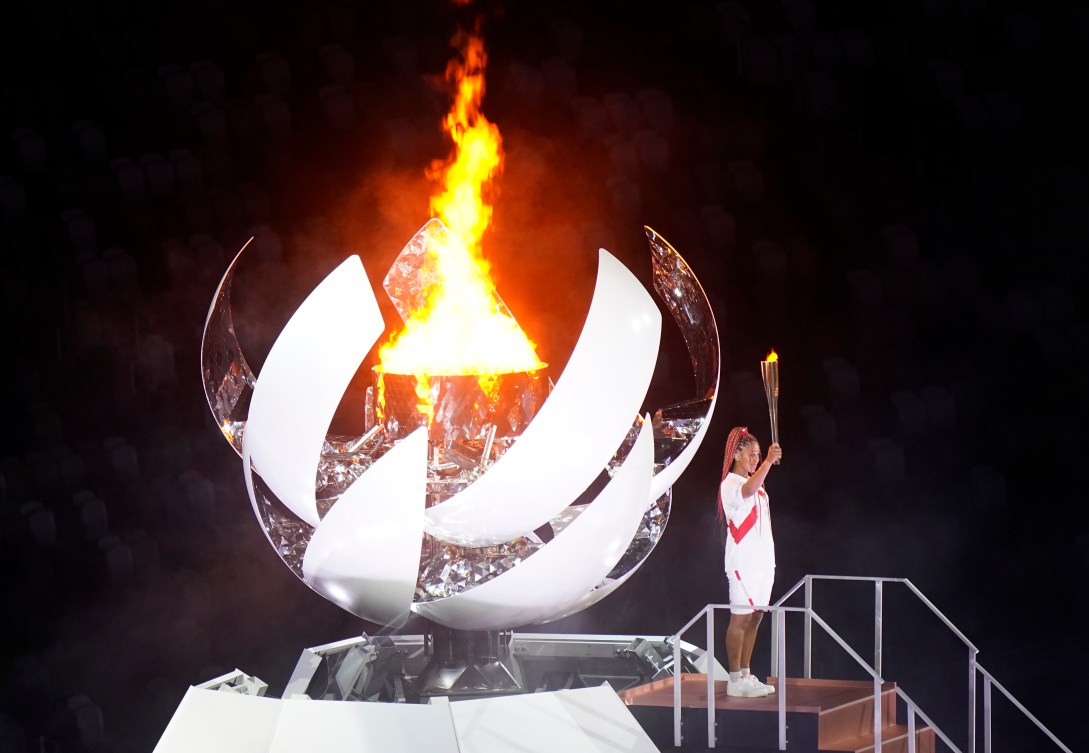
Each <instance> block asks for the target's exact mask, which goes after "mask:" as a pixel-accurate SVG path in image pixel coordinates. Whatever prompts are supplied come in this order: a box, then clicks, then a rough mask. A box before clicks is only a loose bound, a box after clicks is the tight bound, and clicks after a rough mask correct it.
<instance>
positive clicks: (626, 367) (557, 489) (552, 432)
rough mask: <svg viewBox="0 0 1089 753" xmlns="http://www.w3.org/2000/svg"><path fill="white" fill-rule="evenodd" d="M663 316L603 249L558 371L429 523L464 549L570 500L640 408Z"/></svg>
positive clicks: (528, 527)
mask: <svg viewBox="0 0 1089 753" xmlns="http://www.w3.org/2000/svg"><path fill="white" fill-rule="evenodd" d="M661 331H662V315H661V313H660V312H659V311H658V307H657V306H656V305H655V303H654V301H653V300H652V299H651V297H650V295H649V294H648V293H647V291H646V289H645V288H644V287H643V286H642V284H640V282H639V280H637V279H636V278H635V276H634V275H632V273H631V272H629V271H628V270H627V268H625V267H624V265H623V264H621V263H620V262H619V261H617V260H616V258H615V257H613V256H612V255H611V254H609V252H608V251H605V250H604V249H601V251H600V254H599V260H598V277H597V286H596V287H595V289H594V297H593V300H592V301H591V303H590V311H589V313H587V315H586V322H585V324H584V325H583V329H582V334H581V335H580V336H579V340H578V342H577V343H576V344H575V349H574V350H573V351H572V352H571V357H570V358H569V359H568V361H567V366H566V367H565V368H564V371H563V374H562V375H561V377H560V379H559V380H558V381H557V382H556V386H555V387H554V388H553V390H552V393H551V394H550V395H549V396H548V399H547V400H545V402H544V405H542V406H541V409H540V411H538V412H537V415H536V416H534V418H533V420H532V421H531V422H530V424H529V426H528V427H526V430H525V431H524V432H523V433H522V435H521V436H520V437H519V438H518V441H516V442H515V443H514V444H513V445H512V446H511V448H510V449H509V450H507V451H506V453H504V454H503V456H502V457H501V458H499V460H498V461H496V463H495V465H493V466H492V467H491V468H490V469H488V472H487V473H485V474H484V475H483V476H481V477H480V478H479V479H477V480H476V481H475V482H473V484H472V485H470V486H469V487H468V488H467V489H465V490H464V491H461V492H459V493H458V494H456V495H454V496H453V497H451V498H450V499H448V500H446V501H445V502H442V503H440V504H437V505H435V506H434V507H431V508H428V510H427V512H426V520H427V524H426V530H427V532H428V533H430V534H432V535H434V536H437V537H439V538H441V539H444V540H446V541H451V542H454V543H456V544H460V545H462V546H486V545H493V544H500V543H503V542H506V541H510V540H511V539H514V538H516V537H518V536H522V535H524V534H525V533H527V532H529V531H532V530H534V529H535V528H538V527H540V526H541V525H542V524H543V523H546V522H548V521H549V520H551V519H552V518H554V517H555V516H556V515H557V514H558V513H559V512H560V511H561V510H563V509H564V508H565V507H567V506H568V505H569V504H570V503H571V502H572V501H574V499H575V498H576V497H578V496H579V495H580V494H581V493H582V492H583V491H585V490H586V488H587V487H588V486H589V485H590V484H591V483H592V482H593V480H594V479H595V478H596V477H597V475H598V474H599V473H601V470H602V469H603V468H604V467H605V465H606V464H607V463H608V462H609V460H610V459H611V458H612V456H613V454H614V453H615V452H616V450H617V448H618V447H619V446H620V444H621V442H623V441H624V437H625V436H626V435H627V433H628V430H629V429H630V428H631V417H632V416H633V415H636V414H637V413H638V412H639V407H640V405H641V404H642V402H643V398H644V397H645V396H646V392H647V388H648V387H649V386H650V379H651V376H652V375H653V373H654V365H655V363H656V362H657V360H658V344H659V340H660V336H661Z"/></svg>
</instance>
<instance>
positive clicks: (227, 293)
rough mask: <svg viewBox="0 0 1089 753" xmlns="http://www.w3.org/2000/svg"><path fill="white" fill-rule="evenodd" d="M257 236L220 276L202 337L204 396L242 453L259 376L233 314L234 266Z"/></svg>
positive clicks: (205, 320) (240, 251)
mask: <svg viewBox="0 0 1089 753" xmlns="http://www.w3.org/2000/svg"><path fill="white" fill-rule="evenodd" d="M252 242H253V238H250V239H249V240H248V241H246V243H245V245H244V246H242V248H241V249H239V251H238V253H237V254H235V256H234V259H233V260H231V264H230V266H228V267H227V272H226V273H225V274H224V275H223V279H222V280H220V283H219V287H218V288H216V292H215V295H214V296H213V297H212V305H211V306H209V307H208V316H206V317H205V319H204V332H203V335H202V337H201V341H200V369H201V375H202V377H203V380H202V381H203V383H204V396H205V397H206V398H207V400H208V408H209V409H210V410H211V411H212V416H214V417H215V420H216V423H217V424H218V425H219V427H220V429H221V430H222V431H223V436H225V437H226V438H227V441H228V442H230V443H231V446H232V447H234V449H235V452H237V453H238V454H239V455H241V454H242V429H243V428H244V427H245V425H246V412H247V410H248V408H249V404H248V402H249V396H250V393H251V392H252V391H253V385H254V382H255V381H256V377H254V375H253V371H251V370H250V365H249V364H248V363H246V357H245V356H244V355H242V349H241V348H240V347H239V345H238V336H237V335H236V334H235V331H234V317H233V316H232V314H231V284H232V283H233V282H234V270H235V267H236V266H237V264H238V260H239V259H241V258H242V253H243V252H244V251H245V250H246V248H247V247H248V246H249V245H250V243H252Z"/></svg>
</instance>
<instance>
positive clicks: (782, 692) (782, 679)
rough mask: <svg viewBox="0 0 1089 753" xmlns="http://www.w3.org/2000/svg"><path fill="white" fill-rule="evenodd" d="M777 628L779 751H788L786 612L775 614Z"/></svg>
mask: <svg viewBox="0 0 1089 753" xmlns="http://www.w3.org/2000/svg"><path fill="white" fill-rule="evenodd" d="M775 626H776V627H777V628H778V629H777V630H776V631H775V634H776V635H775V638H776V643H775V653H776V654H778V656H779V661H778V665H779V666H778V675H777V677H778V678H779V679H778V682H777V683H776V684H777V685H778V687H777V688H776V689H775V690H776V693H778V695H779V699H778V700H779V750H786V749H787V722H786V720H787V717H786V695H787V684H786V612H785V611H783V610H781V609H780V610H777V611H776V612H775Z"/></svg>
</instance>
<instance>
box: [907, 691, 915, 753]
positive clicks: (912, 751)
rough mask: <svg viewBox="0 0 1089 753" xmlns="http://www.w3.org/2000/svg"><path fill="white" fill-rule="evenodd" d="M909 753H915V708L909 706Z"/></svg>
mask: <svg viewBox="0 0 1089 753" xmlns="http://www.w3.org/2000/svg"><path fill="white" fill-rule="evenodd" d="M908 753H915V706H913V705H912V704H910V703H909V704H908Z"/></svg>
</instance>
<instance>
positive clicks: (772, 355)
mask: <svg viewBox="0 0 1089 753" xmlns="http://www.w3.org/2000/svg"><path fill="white" fill-rule="evenodd" d="M764 360H765V361H766V362H767V363H773V362H774V361H778V360H779V356H778V355H776V354H775V351H774V350H773V351H771V352H770V353H768V357H767V358H765V359H764Z"/></svg>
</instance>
